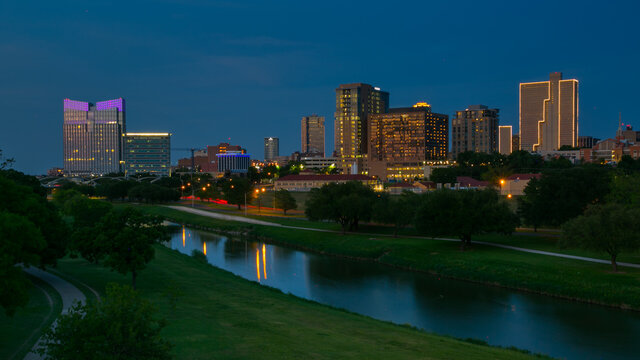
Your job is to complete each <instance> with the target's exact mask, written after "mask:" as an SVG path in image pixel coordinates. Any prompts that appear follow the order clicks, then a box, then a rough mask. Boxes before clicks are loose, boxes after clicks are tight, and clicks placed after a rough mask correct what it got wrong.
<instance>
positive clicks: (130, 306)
mask: <svg viewBox="0 0 640 360" xmlns="http://www.w3.org/2000/svg"><path fill="white" fill-rule="evenodd" d="M164 327H165V321H164V320H159V319H156V318H155V309H154V308H153V306H152V305H151V303H150V302H149V301H147V300H145V299H143V298H142V297H141V296H140V295H139V294H138V293H137V292H136V291H135V290H133V289H132V288H130V287H128V286H122V285H117V284H113V283H111V284H108V285H107V289H106V296H105V297H104V298H103V299H102V301H92V302H89V303H88V304H86V305H82V304H76V305H75V306H73V307H72V308H71V309H70V310H69V312H68V313H67V314H63V315H61V316H60V317H59V318H58V320H57V322H56V326H54V327H52V328H51V329H49V330H48V331H47V332H46V333H45V335H44V340H43V346H42V347H41V348H40V349H39V350H38V352H39V353H40V356H43V357H44V358H46V359H51V360H58V359H97V360H107V359H116V360H119V359H122V360H124V359H154V360H161V359H171V354H170V351H171V347H172V345H171V343H169V342H168V341H167V340H165V339H163V338H162V337H160V332H161V331H162V329H163V328H164Z"/></svg>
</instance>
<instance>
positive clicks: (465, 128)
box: [451, 105, 499, 157]
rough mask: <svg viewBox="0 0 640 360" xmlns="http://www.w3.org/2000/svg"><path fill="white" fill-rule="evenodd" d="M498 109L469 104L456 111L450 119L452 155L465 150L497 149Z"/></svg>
mask: <svg viewBox="0 0 640 360" xmlns="http://www.w3.org/2000/svg"><path fill="white" fill-rule="evenodd" d="M498 112H499V110H498V109H489V107H487V106H485V105H471V106H469V107H468V108H466V109H465V110H461V111H456V116H455V118H454V119H453V120H452V121H451V152H452V155H453V156H454V157H457V156H458V154H460V153H461V152H465V151H474V152H484V153H488V154H489V153H492V152H495V151H498V123H499V119H498Z"/></svg>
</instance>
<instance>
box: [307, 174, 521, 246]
mask: <svg viewBox="0 0 640 360" xmlns="http://www.w3.org/2000/svg"><path fill="white" fill-rule="evenodd" d="M305 214H306V216H307V217H308V218H309V220H312V221H320V220H329V221H335V222H336V223H338V224H340V226H341V228H342V232H343V234H344V233H346V232H347V231H356V230H357V229H358V225H359V224H360V223H361V222H365V221H375V222H377V223H381V224H388V225H392V226H394V235H396V236H397V234H398V231H399V230H400V229H402V228H404V227H406V226H410V225H413V226H414V227H415V228H416V230H417V231H418V232H419V233H421V234H423V235H426V236H431V237H436V236H456V237H457V238H459V239H460V240H461V247H462V249H463V250H464V249H465V248H466V247H467V246H468V245H469V244H471V240H472V237H473V236H474V235H478V234H481V233H488V232H497V233H505V234H510V233H512V232H513V231H515V228H516V226H518V224H519V219H518V216H517V215H516V214H515V213H514V212H513V211H512V210H511V209H510V208H509V206H508V204H507V202H506V201H505V200H504V199H501V198H500V197H499V196H498V193H497V192H496V191H495V190H493V189H485V190H463V191H455V190H448V189H442V190H437V191H433V192H428V193H425V194H415V193H410V192H405V193H403V194H402V195H401V196H399V197H391V196H390V195H388V194H386V193H376V192H374V191H373V190H372V189H371V188H370V187H368V186H365V185H363V184H362V183H360V182H357V181H352V182H347V183H342V184H337V183H331V184H326V185H323V186H322V187H321V188H318V189H312V190H311V193H310V196H309V199H308V200H307V202H306V209H305Z"/></svg>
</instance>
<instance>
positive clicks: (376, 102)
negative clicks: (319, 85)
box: [334, 83, 389, 159]
mask: <svg viewBox="0 0 640 360" xmlns="http://www.w3.org/2000/svg"><path fill="white" fill-rule="evenodd" d="M388 110H389V93H388V92H386V91H381V90H380V88H378V87H373V86H371V85H368V84H362V83H355V84H343V85H340V87H338V88H337V89H336V112H335V124H334V126H335V147H334V152H335V154H336V156H337V157H340V158H343V159H345V158H347V159H348V158H362V157H363V156H365V155H366V154H367V151H368V148H369V134H368V129H369V127H368V123H367V121H368V116H369V115H370V114H383V113H386V112H388Z"/></svg>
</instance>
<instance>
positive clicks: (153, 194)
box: [128, 183, 180, 204]
mask: <svg viewBox="0 0 640 360" xmlns="http://www.w3.org/2000/svg"><path fill="white" fill-rule="evenodd" d="M128 197H129V200H136V201H144V202H147V203H151V204H155V203H158V202H169V201H178V200H179V199H180V193H179V192H178V191H177V190H174V189H169V188H166V187H164V186H160V185H156V184H150V183H141V184H139V185H136V186H133V187H131V188H130V189H129V192H128Z"/></svg>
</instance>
